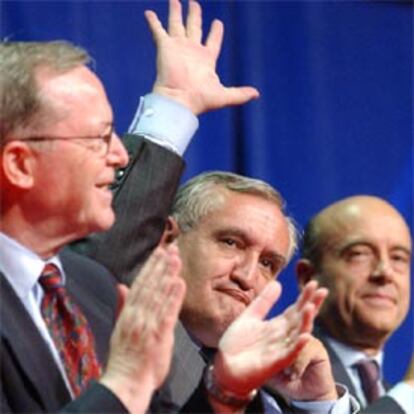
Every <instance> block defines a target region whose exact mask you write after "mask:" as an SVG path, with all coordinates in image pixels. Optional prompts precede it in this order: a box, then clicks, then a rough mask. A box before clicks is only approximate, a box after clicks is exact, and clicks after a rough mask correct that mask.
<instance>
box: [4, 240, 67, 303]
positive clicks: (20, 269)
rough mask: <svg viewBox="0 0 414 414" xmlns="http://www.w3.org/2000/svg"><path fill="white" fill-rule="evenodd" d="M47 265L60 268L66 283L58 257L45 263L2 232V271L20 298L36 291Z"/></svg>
mask: <svg viewBox="0 0 414 414" xmlns="http://www.w3.org/2000/svg"><path fill="white" fill-rule="evenodd" d="M47 263H53V264H55V265H56V266H57V267H58V268H59V270H60V271H61V273H62V281H63V283H65V275H64V271H63V267H62V263H61V261H60V260H59V257H58V256H53V257H51V258H50V259H48V260H46V261H45V260H43V259H42V258H41V257H39V256H38V255H37V254H36V253H34V252H32V251H31V250H29V249H28V248H27V247H25V246H23V245H22V244H20V243H19V242H17V241H16V240H14V239H12V238H11V237H9V236H7V235H5V234H4V233H1V232H0V271H1V272H2V273H3V274H4V276H5V277H6V279H7V280H8V282H9V283H10V284H11V286H12V287H13V289H14V290H15V292H16V294H17V296H18V297H19V298H21V299H23V298H25V297H27V295H28V294H29V293H30V292H31V291H32V289H34V287H35V286H36V285H37V281H38V278H39V276H40V273H41V272H42V270H43V268H44V266H45V265H46V264H47Z"/></svg>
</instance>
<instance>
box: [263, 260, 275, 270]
mask: <svg viewBox="0 0 414 414" xmlns="http://www.w3.org/2000/svg"><path fill="white" fill-rule="evenodd" d="M260 263H261V264H262V266H263V267H266V268H268V269H270V270H272V271H273V270H274V268H275V264H274V262H273V260H270V259H266V258H263V259H261V260H260Z"/></svg>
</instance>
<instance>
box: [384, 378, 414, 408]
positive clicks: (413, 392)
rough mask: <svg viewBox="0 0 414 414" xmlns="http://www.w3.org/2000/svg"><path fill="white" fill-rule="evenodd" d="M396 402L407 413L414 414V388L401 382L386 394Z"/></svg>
mask: <svg viewBox="0 0 414 414" xmlns="http://www.w3.org/2000/svg"><path fill="white" fill-rule="evenodd" d="M386 395H387V396H388V397H391V398H392V399H393V400H395V401H396V402H397V403H398V405H400V406H401V408H402V409H403V410H404V412H406V413H414V388H413V387H411V386H410V385H408V384H406V383H405V382H399V383H398V384H396V385H395V386H394V387H392V388H391V389H390V390H389V391H387V394H386Z"/></svg>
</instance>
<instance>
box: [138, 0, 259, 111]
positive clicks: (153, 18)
mask: <svg viewBox="0 0 414 414" xmlns="http://www.w3.org/2000/svg"><path fill="white" fill-rule="evenodd" d="M169 4H170V12H169V19H168V32H167V31H166V30H165V29H164V28H163V26H162V24H161V22H160V21H159V19H158V16H157V15H156V14H155V13H154V12H153V11H150V10H147V11H146V12H145V17H146V19H147V22H148V25H149V28H150V30H151V33H152V35H153V38H154V41H155V44H156V47H157V79H156V81H155V84H154V88H153V92H155V93H158V94H160V95H164V96H167V97H169V98H171V99H174V100H175V101H177V102H179V103H181V104H183V105H185V106H186V107H187V108H189V109H190V110H191V111H192V112H193V113H194V114H195V115H199V114H201V113H203V112H206V111H209V110H212V109H218V108H222V107H225V106H230V105H240V104H243V103H245V102H248V101H249V100H251V99H253V98H257V97H258V96H259V92H258V91H257V90H256V89H254V88H251V87H239V88H236V87H234V88H227V87H225V86H223V85H222V84H221V82H220V78H219V77H218V75H217V73H216V63H217V58H218V56H219V53H220V50H221V44H222V40H223V24H222V23H221V22H220V21H219V20H214V21H213V23H212V25H211V29H210V32H209V34H208V36H207V40H206V42H205V45H203V43H202V18H201V7H200V5H199V4H198V3H197V2H196V1H194V0H190V1H189V6H188V7H189V11H188V16H187V21H186V25H184V24H183V21H182V11H181V3H180V1H179V0H170V3H169Z"/></svg>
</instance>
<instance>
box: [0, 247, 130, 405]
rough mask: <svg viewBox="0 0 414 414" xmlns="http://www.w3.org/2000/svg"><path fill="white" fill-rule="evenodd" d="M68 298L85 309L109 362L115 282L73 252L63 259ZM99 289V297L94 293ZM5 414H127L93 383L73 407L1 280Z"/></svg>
mask: <svg viewBox="0 0 414 414" xmlns="http://www.w3.org/2000/svg"><path fill="white" fill-rule="evenodd" d="M60 257H61V260H62V264H63V268H64V270H65V274H66V276H67V289H68V292H69V294H70V295H71V296H72V298H74V299H75V301H76V302H77V303H78V305H79V306H80V307H81V309H82V311H83V312H84V314H85V316H86V318H87V319H88V321H89V323H90V326H91V329H92V332H93V333H94V336H95V341H96V346H97V353H98V358H99V359H100V361H102V362H104V361H106V357H107V353H108V344H109V337H110V333H111V330H112V326H113V322H114V318H115V310H116V304H117V295H116V289H115V282H114V279H113V277H112V276H111V275H110V274H109V272H108V271H107V270H106V269H105V268H104V267H102V266H100V265H99V264H97V263H95V262H93V261H92V260H89V259H87V258H85V257H82V256H80V255H78V254H76V253H74V252H71V251H64V252H62V253H61V255H60ZM97 286H99V295H97V294H96V288H97ZM0 295H1V313H0V318H1V320H0V322H1V323H0V335H1V343H0V346H1V348H0V372H1V401H0V409H1V412H2V413H3V412H16V413H17V412H19V413H32V412H57V411H59V410H62V411H64V412H88V413H90V412H101V413H102V412H125V408H124V407H123V406H122V404H121V403H120V402H119V401H118V400H117V399H116V398H115V397H114V396H113V395H112V393H111V392H110V391H109V390H107V389H105V388H104V387H102V386H101V385H99V384H97V383H95V384H93V385H92V386H91V387H90V388H89V389H88V390H87V391H86V392H85V393H84V394H83V395H82V397H81V398H79V399H77V400H76V401H74V402H72V403H71V404H70V405H69V406H67V407H66V408H64V409H62V407H64V406H65V405H66V404H68V403H70V401H71V398H70V395H69V393H68V390H67V389H66V386H65V384H64V382H63V379H62V377H61V374H60V372H59V369H58V368H57V366H56V364H55V362H54V360H53V357H52V355H51V354H50V351H49V349H48V348H47V345H46V344H45V342H44V340H43V338H42V337H41V335H40V333H39V331H38V330H37V328H36V326H35V325H34V323H33V322H32V319H31V317H30V316H29V314H28V313H27V311H26V309H25V307H24V306H23V304H22V303H21V301H20V299H19V298H18V297H17V295H16V294H15V292H14V290H13V288H12V287H11V286H10V284H9V283H8V281H7V279H6V278H5V277H4V276H3V275H0Z"/></svg>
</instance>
